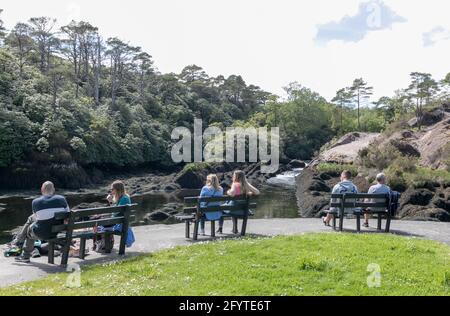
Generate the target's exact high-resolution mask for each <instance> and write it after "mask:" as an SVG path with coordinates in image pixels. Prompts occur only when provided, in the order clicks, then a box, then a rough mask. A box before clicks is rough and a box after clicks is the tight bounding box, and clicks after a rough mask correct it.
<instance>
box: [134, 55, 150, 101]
mask: <svg viewBox="0 0 450 316" xmlns="http://www.w3.org/2000/svg"><path fill="white" fill-rule="evenodd" d="M133 62H134V64H135V65H136V71H137V75H138V89H139V99H140V102H141V104H145V103H146V102H145V91H146V88H147V84H148V82H149V76H150V75H152V74H153V73H154V69H153V60H152V56H150V55H149V54H147V53H146V52H141V53H139V54H137V55H136V56H134V58H133Z"/></svg>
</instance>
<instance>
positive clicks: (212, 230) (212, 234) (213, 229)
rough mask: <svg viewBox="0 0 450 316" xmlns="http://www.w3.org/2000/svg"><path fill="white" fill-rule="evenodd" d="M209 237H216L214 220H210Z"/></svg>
mask: <svg viewBox="0 0 450 316" xmlns="http://www.w3.org/2000/svg"><path fill="white" fill-rule="evenodd" d="M211 237H216V222H215V221H211Z"/></svg>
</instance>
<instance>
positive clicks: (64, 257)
mask: <svg viewBox="0 0 450 316" xmlns="http://www.w3.org/2000/svg"><path fill="white" fill-rule="evenodd" d="M71 241H72V240H71V239H68V240H66V243H65V244H64V247H63V250H62V254H61V265H62V266H63V267H65V266H67V262H68V261H69V252H70V245H71Z"/></svg>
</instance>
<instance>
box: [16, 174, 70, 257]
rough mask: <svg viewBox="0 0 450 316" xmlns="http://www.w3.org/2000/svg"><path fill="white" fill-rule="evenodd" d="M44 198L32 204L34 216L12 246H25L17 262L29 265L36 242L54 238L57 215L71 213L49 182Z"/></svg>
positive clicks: (43, 192)
mask: <svg viewBox="0 0 450 316" xmlns="http://www.w3.org/2000/svg"><path fill="white" fill-rule="evenodd" d="M41 193H42V196H41V197H39V198H37V199H34V200H33V203H32V210H33V215H31V216H30V217H29V218H28V221H27V222H26V224H25V225H24V226H23V228H22V229H21V231H20V232H19V234H18V235H17V236H16V238H15V239H14V241H13V242H12V244H16V245H18V244H22V243H23V244H24V245H23V253H22V255H21V256H19V257H16V261H18V262H23V263H29V262H30V258H31V253H32V251H33V249H34V243H35V241H36V240H48V239H51V238H53V237H54V236H53V234H52V226H53V225H57V224H58V222H57V221H56V220H55V214H56V213H61V212H69V205H68V204H67V201H66V199H65V198H64V197H63V196H61V195H55V186H54V185H53V183H52V182H50V181H47V182H45V183H44V184H43V185H42V187H41Z"/></svg>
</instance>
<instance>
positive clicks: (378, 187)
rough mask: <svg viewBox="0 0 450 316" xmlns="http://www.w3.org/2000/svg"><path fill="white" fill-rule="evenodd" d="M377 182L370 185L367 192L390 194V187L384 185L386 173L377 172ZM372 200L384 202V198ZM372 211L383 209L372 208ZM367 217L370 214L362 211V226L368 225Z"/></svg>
mask: <svg viewBox="0 0 450 316" xmlns="http://www.w3.org/2000/svg"><path fill="white" fill-rule="evenodd" d="M376 180H377V184H375V185H372V186H371V187H370V188H369V191H368V192H367V193H368V194H390V193H391V188H390V187H389V186H387V185H386V175H385V174H384V173H379V174H378V175H377V178H376ZM372 201H373V202H384V199H372ZM372 210H373V211H384V210H383V209H380V208H373V209H372ZM369 217H370V214H368V213H364V224H363V226H364V227H369Z"/></svg>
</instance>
